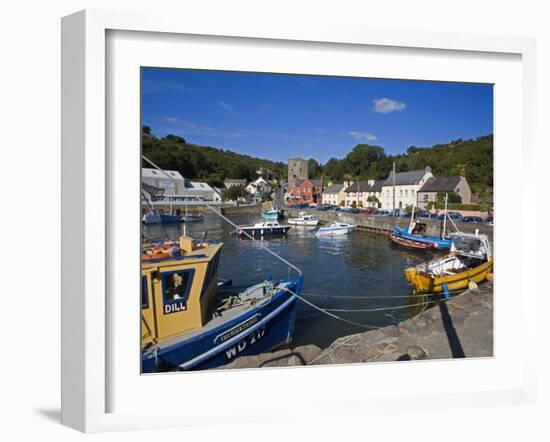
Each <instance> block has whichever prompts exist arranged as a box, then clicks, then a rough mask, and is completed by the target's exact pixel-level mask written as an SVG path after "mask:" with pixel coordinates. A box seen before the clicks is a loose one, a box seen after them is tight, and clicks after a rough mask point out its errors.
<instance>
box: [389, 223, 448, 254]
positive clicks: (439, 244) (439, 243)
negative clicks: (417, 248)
mask: <svg viewBox="0 0 550 442" xmlns="http://www.w3.org/2000/svg"><path fill="white" fill-rule="evenodd" d="M392 234H393V235H395V236H398V237H401V238H403V239H407V240H409V241H414V242H417V243H421V244H434V245H435V248H436V249H438V250H449V249H450V248H451V245H452V241H451V240H448V239H441V238H439V237H437V236H433V235H418V234H414V233H409V231H408V229H406V228H405V229H401V228H399V227H394V228H393V229H392Z"/></svg>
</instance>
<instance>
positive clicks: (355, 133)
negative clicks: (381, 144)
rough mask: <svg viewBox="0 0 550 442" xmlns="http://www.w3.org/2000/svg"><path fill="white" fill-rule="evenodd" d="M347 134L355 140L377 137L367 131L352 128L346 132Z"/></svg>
mask: <svg viewBox="0 0 550 442" xmlns="http://www.w3.org/2000/svg"><path fill="white" fill-rule="evenodd" d="M348 134H349V135H350V136H351V137H352V138H353V139H354V140H357V141H374V140H377V139H378V137H377V136H376V135H373V134H369V133H368V132H359V131H356V130H352V131H351V132H348Z"/></svg>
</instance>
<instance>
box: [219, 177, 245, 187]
mask: <svg viewBox="0 0 550 442" xmlns="http://www.w3.org/2000/svg"><path fill="white" fill-rule="evenodd" d="M223 185H224V186H225V188H226V189H229V188H230V187H232V186H246V180H245V179H242V180H241V179H232V178H227V179H226V180H225V181H224V182H223Z"/></svg>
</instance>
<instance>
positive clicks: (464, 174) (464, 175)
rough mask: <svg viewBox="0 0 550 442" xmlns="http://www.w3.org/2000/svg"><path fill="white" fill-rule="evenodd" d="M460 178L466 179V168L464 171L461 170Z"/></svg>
mask: <svg viewBox="0 0 550 442" xmlns="http://www.w3.org/2000/svg"><path fill="white" fill-rule="evenodd" d="M460 176H461V177H462V178H466V169H464V167H463V168H462V169H460Z"/></svg>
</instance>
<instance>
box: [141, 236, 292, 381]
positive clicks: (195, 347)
mask: <svg viewBox="0 0 550 442" xmlns="http://www.w3.org/2000/svg"><path fill="white" fill-rule="evenodd" d="M221 248H222V244H221V243H217V242H195V241H194V240H193V239H192V238H190V237H187V236H181V237H180V238H179V241H163V242H155V243H150V244H147V245H146V246H145V247H144V249H143V252H142V271H141V277H142V286H141V344H142V372H143V373H153V372H157V371H169V370H192V369H204V368H213V367H218V366H221V365H225V364H227V363H229V362H231V361H232V360H233V359H234V358H236V357H238V356H244V355H247V354H257V353H261V352H265V351H269V350H271V349H274V348H276V347H278V346H280V345H282V344H285V343H288V342H290V341H291V339H292V334H293V330H294V318H295V305H296V300H297V297H296V295H299V294H300V292H301V289H302V285H303V276H302V275H301V274H300V275H298V276H297V277H296V278H295V279H292V280H284V281H272V280H271V278H270V277H267V278H266V279H265V280H264V281H262V282H259V283H257V284H254V285H251V286H248V287H232V286H231V285H228V284H219V282H218V278H217V270H218V264H219V260H220V253H221Z"/></svg>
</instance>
